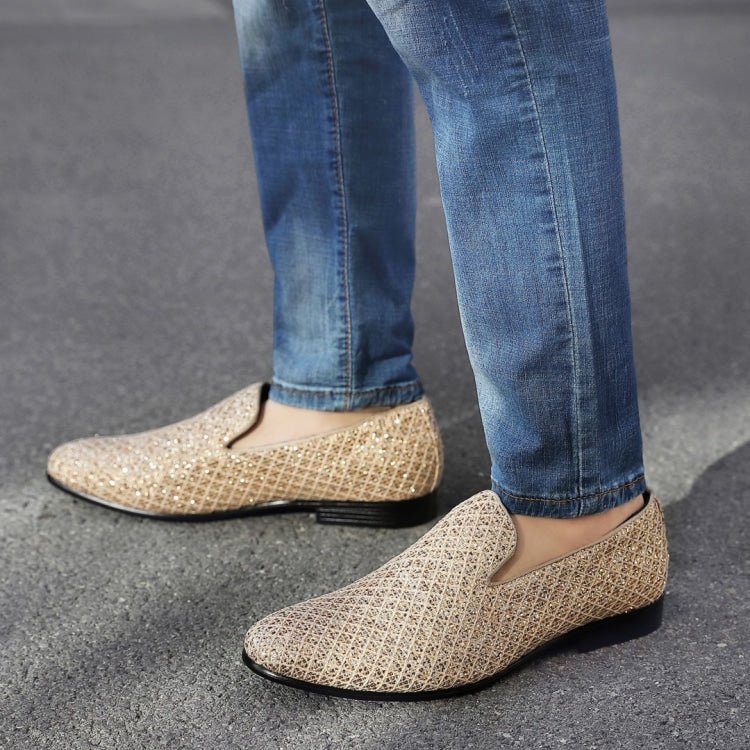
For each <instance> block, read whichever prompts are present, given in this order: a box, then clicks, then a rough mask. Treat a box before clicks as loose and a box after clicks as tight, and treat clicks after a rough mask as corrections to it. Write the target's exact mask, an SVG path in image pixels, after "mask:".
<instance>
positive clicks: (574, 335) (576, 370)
mask: <svg viewBox="0 0 750 750" xmlns="http://www.w3.org/2000/svg"><path fill="white" fill-rule="evenodd" d="M506 4H507V8H508V13H509V15H510V19H511V22H512V24H513V31H514V33H515V37H516V41H517V42H518V49H519V51H520V53H521V60H522V61H523V67H524V73H525V75H526V85H527V86H528V90H529V94H530V96H531V103H532V106H533V108H534V118H535V120H536V125H537V131H538V134H539V139H540V141H541V146H542V150H543V152H544V167H545V171H546V173H547V187H548V189H549V195H550V204H551V209H552V217H553V219H554V222H555V234H556V239H557V247H558V251H559V253H560V265H561V267H562V276H563V284H564V287H565V301H566V305H567V311H568V324H569V327H570V336H571V342H572V345H571V353H570V354H571V357H570V358H571V365H572V367H573V380H574V385H573V389H574V394H575V396H574V408H573V412H574V414H575V427H574V432H575V438H574V444H575V447H576V462H577V466H578V478H577V491H578V493H580V492H581V487H582V482H583V447H582V438H581V407H580V392H579V378H580V365H579V362H578V332H577V331H576V327H575V320H574V317H573V305H572V300H571V294H570V281H569V279H568V269H567V266H566V263H565V251H564V248H563V242H562V233H561V231H560V217H559V215H558V211H557V196H556V194H555V187H554V184H553V182H552V169H551V166H550V158H549V150H548V148H547V141H546V138H545V136H544V127H543V126H542V118H541V115H540V112H539V106H538V104H537V99H536V93H535V92H534V85H533V83H532V79H531V74H530V72H529V66H528V62H527V58H526V51H525V50H524V46H523V40H522V39H521V33H520V31H519V29H518V23H517V22H516V16H515V14H514V13H513V8H512V5H511V2H510V0H508V1H507V3H506ZM509 497H513V496H512V495H509ZM518 499H522V498H518Z"/></svg>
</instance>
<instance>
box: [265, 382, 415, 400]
mask: <svg viewBox="0 0 750 750" xmlns="http://www.w3.org/2000/svg"><path fill="white" fill-rule="evenodd" d="M272 384H273V387H274V388H278V389H279V390H280V391H285V392H286V393H299V394H300V395H304V396H313V397H314V398H325V397H327V396H338V395H340V394H339V393H338V392H337V391H320V390H317V391H312V390H311V391H306V390H302V389H300V388H290V387H289V386H286V385H279V384H278V383H277V382H276V381H275V380H274V381H272ZM418 385H419V381H418V380H415V381H414V382H413V383H407V384H406V385H391V386H386V387H381V388H364V389H362V390H358V391H351V390H349V389H347V390H346V391H345V392H344V395H345V396H364V395H367V394H370V393H394V392H396V391H408V390H411V389H412V388H415V387H417V386H418Z"/></svg>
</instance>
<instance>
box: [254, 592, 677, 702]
mask: <svg viewBox="0 0 750 750" xmlns="http://www.w3.org/2000/svg"><path fill="white" fill-rule="evenodd" d="M663 605H664V596H663V595H662V596H661V597H660V598H659V599H657V600H656V601H655V602H653V603H652V604H649V605H647V606H645V607H643V608H641V609H636V610H633V611H631V612H626V613H624V614H621V615H616V616H614V617H608V618H606V619H604V620H597V621H596V622H592V623H589V624H588V625H583V626H582V627H580V628H576V629H575V630H573V631H571V632H570V633H566V634H565V635H563V636H560V637H559V638H555V639H553V640H551V641H548V642H547V643H545V644H543V645H541V646H539V647H538V648H536V649H534V650H533V651H531V652H529V653H528V654H526V655H525V656H522V657H521V658H520V659H518V660H516V661H514V662H513V663H512V664H511V665H510V666H508V667H506V668H505V669H502V670H500V671H499V672H497V673H496V674H493V675H490V676H489V677H485V678H484V679H482V680H478V681H477V682H472V683H470V684H468V685H459V686H457V687H452V688H447V689H444V690H425V691H421V692H415V693H385V692H383V693H381V692H377V691H368V690H347V689H345V688H337V687H331V686H328V685H318V684H316V683H314V682H306V681H304V680H297V679H294V678H293V677H286V676H285V675H282V674H278V673H277V672H273V671H272V670H270V669H266V668H265V667H264V666H262V665H261V664H258V663H257V662H255V661H253V660H252V659H251V658H250V657H249V656H248V655H247V653H246V652H245V651H244V650H243V652H242V660H243V661H244V662H245V664H246V665H247V666H248V667H250V669H252V671H253V672H255V673H256V674H258V675H260V676H261V677H265V678H266V679H268V680H273V681H274V682H280V683H281V684H282V685H288V686H289V687H294V688H299V689H301V690H306V691H308V692H310V693H322V694H323V695H330V696H333V697H336V698H351V699H355V700H368V701H425V700H437V699H441V698H453V697H456V696H459V695H466V694H467V693H475V692H476V691H478V690H482V689H484V688H486V687H488V686H490V685H492V684H493V683H495V682H497V681H498V680H500V679H501V678H502V677H505V675H507V674H509V673H510V672H513V671H514V670H516V669H518V668H519V667H521V666H523V665H524V664H527V663H528V662H530V661H533V660H534V659H536V658H537V657H538V656H540V655H541V654H543V653H545V652H549V651H553V650H557V649H560V648H563V647H568V648H575V649H576V650H578V651H582V652H588V651H594V650H595V649H597V648H603V647H605V646H613V645H615V644H617V643H623V642H625V641H629V640H632V639H634V638H641V637H642V636H644V635H648V634H649V633H653V632H654V631H655V630H658V629H659V627H660V626H661V622H662V611H663Z"/></svg>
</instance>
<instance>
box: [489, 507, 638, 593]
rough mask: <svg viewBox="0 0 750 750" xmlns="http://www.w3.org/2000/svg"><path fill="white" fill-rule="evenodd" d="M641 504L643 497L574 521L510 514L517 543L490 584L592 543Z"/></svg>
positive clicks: (625, 518) (630, 514)
mask: <svg viewBox="0 0 750 750" xmlns="http://www.w3.org/2000/svg"><path fill="white" fill-rule="evenodd" d="M644 504H645V501H644V498H643V495H638V497H634V498H633V499H632V500H629V501H628V502H626V503H624V504H623V505H618V506H617V507H616V508H610V509H609V510H605V511H603V512H602V513H592V514H591V515H587V516H577V517H576V518H545V517H539V516H523V515H520V514H514V515H513V516H512V518H513V523H514V525H515V527H516V532H517V535H518V541H517V543H516V550H515V553H514V554H513V557H511V559H510V560H508V562H507V563H505V565H503V567H502V568H500V570H498V571H497V573H495V575H494V576H493V579H492V580H493V581H507V580H509V579H511V578H515V577H516V576H519V575H522V574H523V573H525V572H527V571H529V570H531V569H532V568H535V567H536V566H538V565H541V564H543V563H545V562H548V561H549V560H553V559H555V558H556V557H560V556H561V555H565V554H568V553H570V552H574V551H575V550H577V549H580V548H581V547H585V546H586V545H588V544H592V543H594V542H596V541H597V540H598V539H601V538H602V537H603V536H605V535H606V534H608V533H609V532H610V531H612V530H613V529H615V528H617V527H618V526H619V525H620V524H621V523H623V522H625V521H626V520H627V519H628V518H630V516H632V515H633V514H634V513H637V512H638V511H639V510H640V509H641V508H642V507H643V506H644Z"/></svg>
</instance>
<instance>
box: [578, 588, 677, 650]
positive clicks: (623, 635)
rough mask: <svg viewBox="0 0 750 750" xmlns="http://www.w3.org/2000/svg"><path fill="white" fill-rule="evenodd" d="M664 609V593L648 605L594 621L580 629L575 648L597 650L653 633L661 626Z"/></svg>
mask: <svg viewBox="0 0 750 750" xmlns="http://www.w3.org/2000/svg"><path fill="white" fill-rule="evenodd" d="M663 609H664V596H663V595H662V596H661V597H659V598H658V599H657V600H656V601H655V602H653V603H652V604H649V605H648V606H646V607H642V608H641V609H636V610H633V611H632V612H626V613H625V614H623V615H617V616H616V617H608V618H607V619H606V620H600V621H599V622H595V623H592V624H591V625H588V626H587V627H585V628H582V629H581V630H580V631H579V633H580V635H579V637H578V638H577V639H576V642H575V648H576V649H577V650H578V651H582V652H586V651H595V650H596V649H598V648H604V647H605V646H614V645H615V644H617V643H624V642H625V641H629V640H632V639H633V638H641V637H642V636H644V635H648V634H649V633H653V632H654V631H655V630H658V629H659V627H660V626H661V621H662V611H663Z"/></svg>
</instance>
